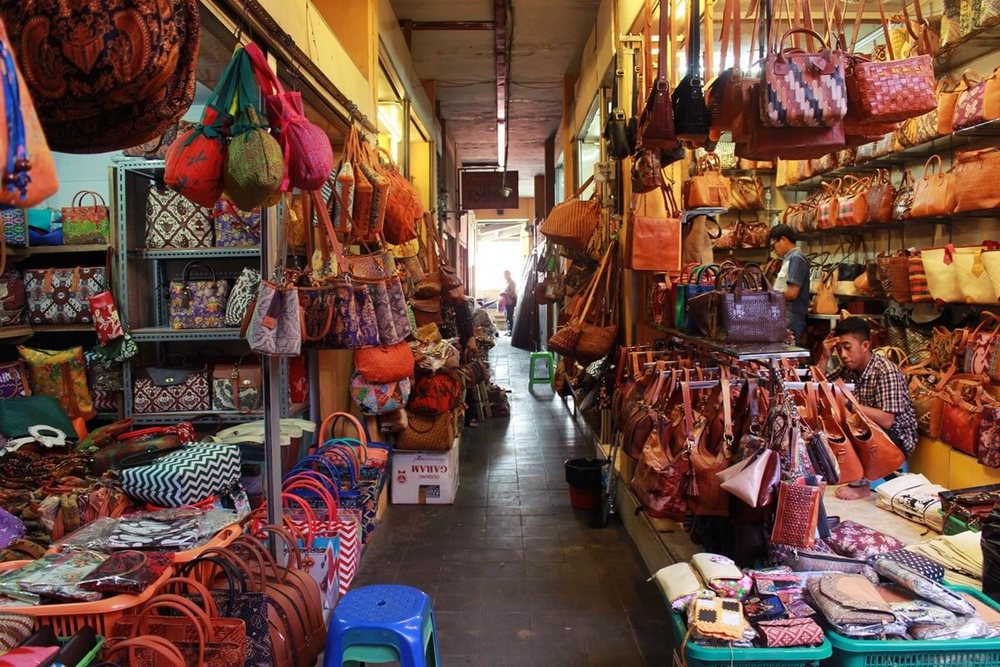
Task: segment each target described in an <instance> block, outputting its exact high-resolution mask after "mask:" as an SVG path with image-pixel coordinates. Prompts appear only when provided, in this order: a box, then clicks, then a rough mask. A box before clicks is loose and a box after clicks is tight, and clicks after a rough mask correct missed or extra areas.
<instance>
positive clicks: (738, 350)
mask: <svg viewBox="0 0 1000 667" xmlns="http://www.w3.org/2000/svg"><path fill="white" fill-rule="evenodd" d="M658 328H659V329H660V330H661V331H663V332H664V333H666V334H669V335H670V336H673V337H674V338H677V339H680V340H683V341H684V342H686V343H689V344H692V345H697V346H699V347H702V348H704V349H706V350H709V351H711V352H716V353H719V354H724V355H726V356H729V357H732V358H734V359H736V360H737V361H766V360H769V359H802V358H804V357H808V356H809V354H810V352H809V350H807V349H805V348H804V347H797V346H795V345H786V344H784V343H724V342H722V341H718V340H712V339H711V338H705V337H704V336H692V335H691V334H687V333H684V332H681V331H678V330H677V329H668V328H666V327H658Z"/></svg>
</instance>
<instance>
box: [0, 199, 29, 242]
mask: <svg viewBox="0 0 1000 667" xmlns="http://www.w3.org/2000/svg"><path fill="white" fill-rule="evenodd" d="M0 220H3V240H4V243H6V244H7V246H8V247H10V248H25V247H27V245H28V219H27V217H26V216H25V213H24V209H23V208H15V207H13V206H0Z"/></svg>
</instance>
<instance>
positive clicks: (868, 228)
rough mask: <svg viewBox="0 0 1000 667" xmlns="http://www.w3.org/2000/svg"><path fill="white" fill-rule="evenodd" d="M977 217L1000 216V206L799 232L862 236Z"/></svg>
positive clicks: (813, 235) (814, 235)
mask: <svg viewBox="0 0 1000 667" xmlns="http://www.w3.org/2000/svg"><path fill="white" fill-rule="evenodd" d="M976 218H1000V208H988V209H981V210H978V211H965V212H962V213H952V214H951V215H940V216H934V217H929V218H910V219H908V220H903V221H897V222H885V223H881V222H880V223H877V224H868V225H857V226H854V227H832V228H830V229H817V230H814V231H811V232H802V233H800V234H798V237H799V238H800V239H816V238H822V237H824V236H860V235H862V234H866V233H871V232H886V231H905V230H906V228H907V227H916V226H920V225H950V224H952V222H954V221H955V220H970V219H976Z"/></svg>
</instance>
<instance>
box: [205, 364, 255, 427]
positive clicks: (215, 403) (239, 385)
mask: <svg viewBox="0 0 1000 667" xmlns="http://www.w3.org/2000/svg"><path fill="white" fill-rule="evenodd" d="M245 358H246V355H242V356H240V358H239V360H238V361H237V362H236V363H235V364H214V365H213V366H212V409H213V410H230V411H236V412H241V413H244V414H245V413H250V412H254V411H255V410H260V409H261V408H262V406H263V404H264V392H263V390H262V383H263V374H262V372H261V367H260V363H259V362H255V363H244V359H245Z"/></svg>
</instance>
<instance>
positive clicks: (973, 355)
mask: <svg viewBox="0 0 1000 667" xmlns="http://www.w3.org/2000/svg"><path fill="white" fill-rule="evenodd" d="M998 346H1000V316H998V315H994V314H993V313H990V312H984V313H983V321H982V322H980V323H979V325H978V326H976V328H975V329H973V330H972V331H971V332H970V333H969V335H968V336H967V337H966V338H965V351H964V354H963V355H962V356H963V357H964V359H963V363H962V371H963V372H965V373H969V374H973V375H988V374H989V373H990V371H991V370H992V368H991V366H992V364H993V361H994V358H995V357H996V355H997V348H998Z"/></svg>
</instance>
